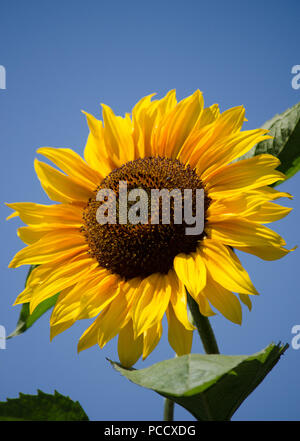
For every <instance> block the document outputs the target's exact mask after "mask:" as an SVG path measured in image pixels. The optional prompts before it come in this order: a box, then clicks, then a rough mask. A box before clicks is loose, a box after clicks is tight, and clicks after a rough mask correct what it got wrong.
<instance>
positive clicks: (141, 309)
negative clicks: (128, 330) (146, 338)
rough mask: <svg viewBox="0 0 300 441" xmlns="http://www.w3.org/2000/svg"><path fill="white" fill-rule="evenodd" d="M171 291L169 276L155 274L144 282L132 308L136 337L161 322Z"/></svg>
mask: <svg viewBox="0 0 300 441" xmlns="http://www.w3.org/2000/svg"><path fill="white" fill-rule="evenodd" d="M171 289H172V288H171V285H170V283H169V280H168V276H167V275H163V274H159V273H155V274H152V275H150V276H148V277H147V278H145V279H143V280H142V282H141V284H140V286H139V288H138V290H137V292H136V294H135V299H134V303H133V306H132V320H133V328H134V332H135V335H136V336H138V335H140V334H142V333H143V332H145V331H146V330H147V329H148V328H150V327H152V326H153V325H154V324H155V323H157V322H158V321H161V319H162V317H163V315H164V313H165V311H166V309H167V306H168V303H169V300H170V297H171Z"/></svg>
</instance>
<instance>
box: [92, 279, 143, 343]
mask: <svg viewBox="0 0 300 441" xmlns="http://www.w3.org/2000/svg"><path fill="white" fill-rule="evenodd" d="M134 282H135V281H134V280H133V279H132V280H131V281H130V283H124V284H119V289H120V293H119V294H118V296H117V297H116V298H115V299H114V301H113V302H112V303H110V305H109V306H108V307H106V308H105V309H104V310H103V312H101V314H100V315H99V316H98V318H99V320H98V319H97V320H98V322H97V323H98V325H99V332H98V344H99V346H100V347H101V348H103V346H104V345H106V343H107V342H108V341H109V340H111V339H112V338H113V337H115V336H116V335H117V334H118V332H119V330H120V329H121V328H122V327H124V326H125V325H126V324H127V323H128V321H129V320H130V318H131V311H132V310H131V308H132V298H133V295H134V292H135V289H136V285H137V284H138V282H137V283H134Z"/></svg>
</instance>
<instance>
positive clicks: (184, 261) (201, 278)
mask: <svg viewBox="0 0 300 441" xmlns="http://www.w3.org/2000/svg"><path fill="white" fill-rule="evenodd" d="M174 269H175V271H176V274H177V276H178V278H179V279H180V280H181V282H182V283H183V284H184V285H185V286H186V288H187V290H188V292H189V293H190V294H191V295H192V296H193V297H197V295H198V294H199V292H201V291H202V289H203V288H204V286H205V284H206V268H205V264H204V262H203V259H202V257H201V255H200V253H191V254H182V253H181V254H178V255H177V256H176V257H175V259H174Z"/></svg>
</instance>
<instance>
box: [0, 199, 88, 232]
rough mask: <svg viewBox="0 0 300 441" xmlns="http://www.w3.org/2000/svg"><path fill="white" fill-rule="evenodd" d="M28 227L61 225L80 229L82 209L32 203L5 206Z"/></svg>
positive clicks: (66, 205) (67, 205)
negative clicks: (49, 224) (51, 224)
mask: <svg viewBox="0 0 300 441" xmlns="http://www.w3.org/2000/svg"><path fill="white" fill-rule="evenodd" d="M6 205H7V206H8V207H9V208H11V209H12V210H16V213H15V214H16V215H17V216H19V217H20V219H21V220H22V221H23V222H24V223H25V224H28V225H40V224H48V223H54V224H59V223H63V224H64V225H66V224H68V225H73V226H78V227H80V226H81V225H82V208H81V207H78V206H76V205H70V204H59V205H41V204H34V203H33V202H14V203H10V204H6Z"/></svg>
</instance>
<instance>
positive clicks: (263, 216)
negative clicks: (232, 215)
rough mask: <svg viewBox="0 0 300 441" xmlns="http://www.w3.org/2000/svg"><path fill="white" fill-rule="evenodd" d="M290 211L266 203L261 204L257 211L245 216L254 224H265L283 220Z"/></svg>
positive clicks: (286, 208) (271, 203) (289, 209)
mask: <svg viewBox="0 0 300 441" xmlns="http://www.w3.org/2000/svg"><path fill="white" fill-rule="evenodd" d="M291 211H292V208H288V207H282V206H281V205H278V204H274V203H273V202H266V203H264V204H262V205H261V206H260V207H259V209H258V210H257V211H256V212H254V213H251V214H250V215H249V216H247V219H248V220H250V221H254V222H260V223H262V224H267V223H269V222H274V221H277V220H279V219H282V218H284V217H285V216H287V215H288V214H289V213H290V212H291Z"/></svg>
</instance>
